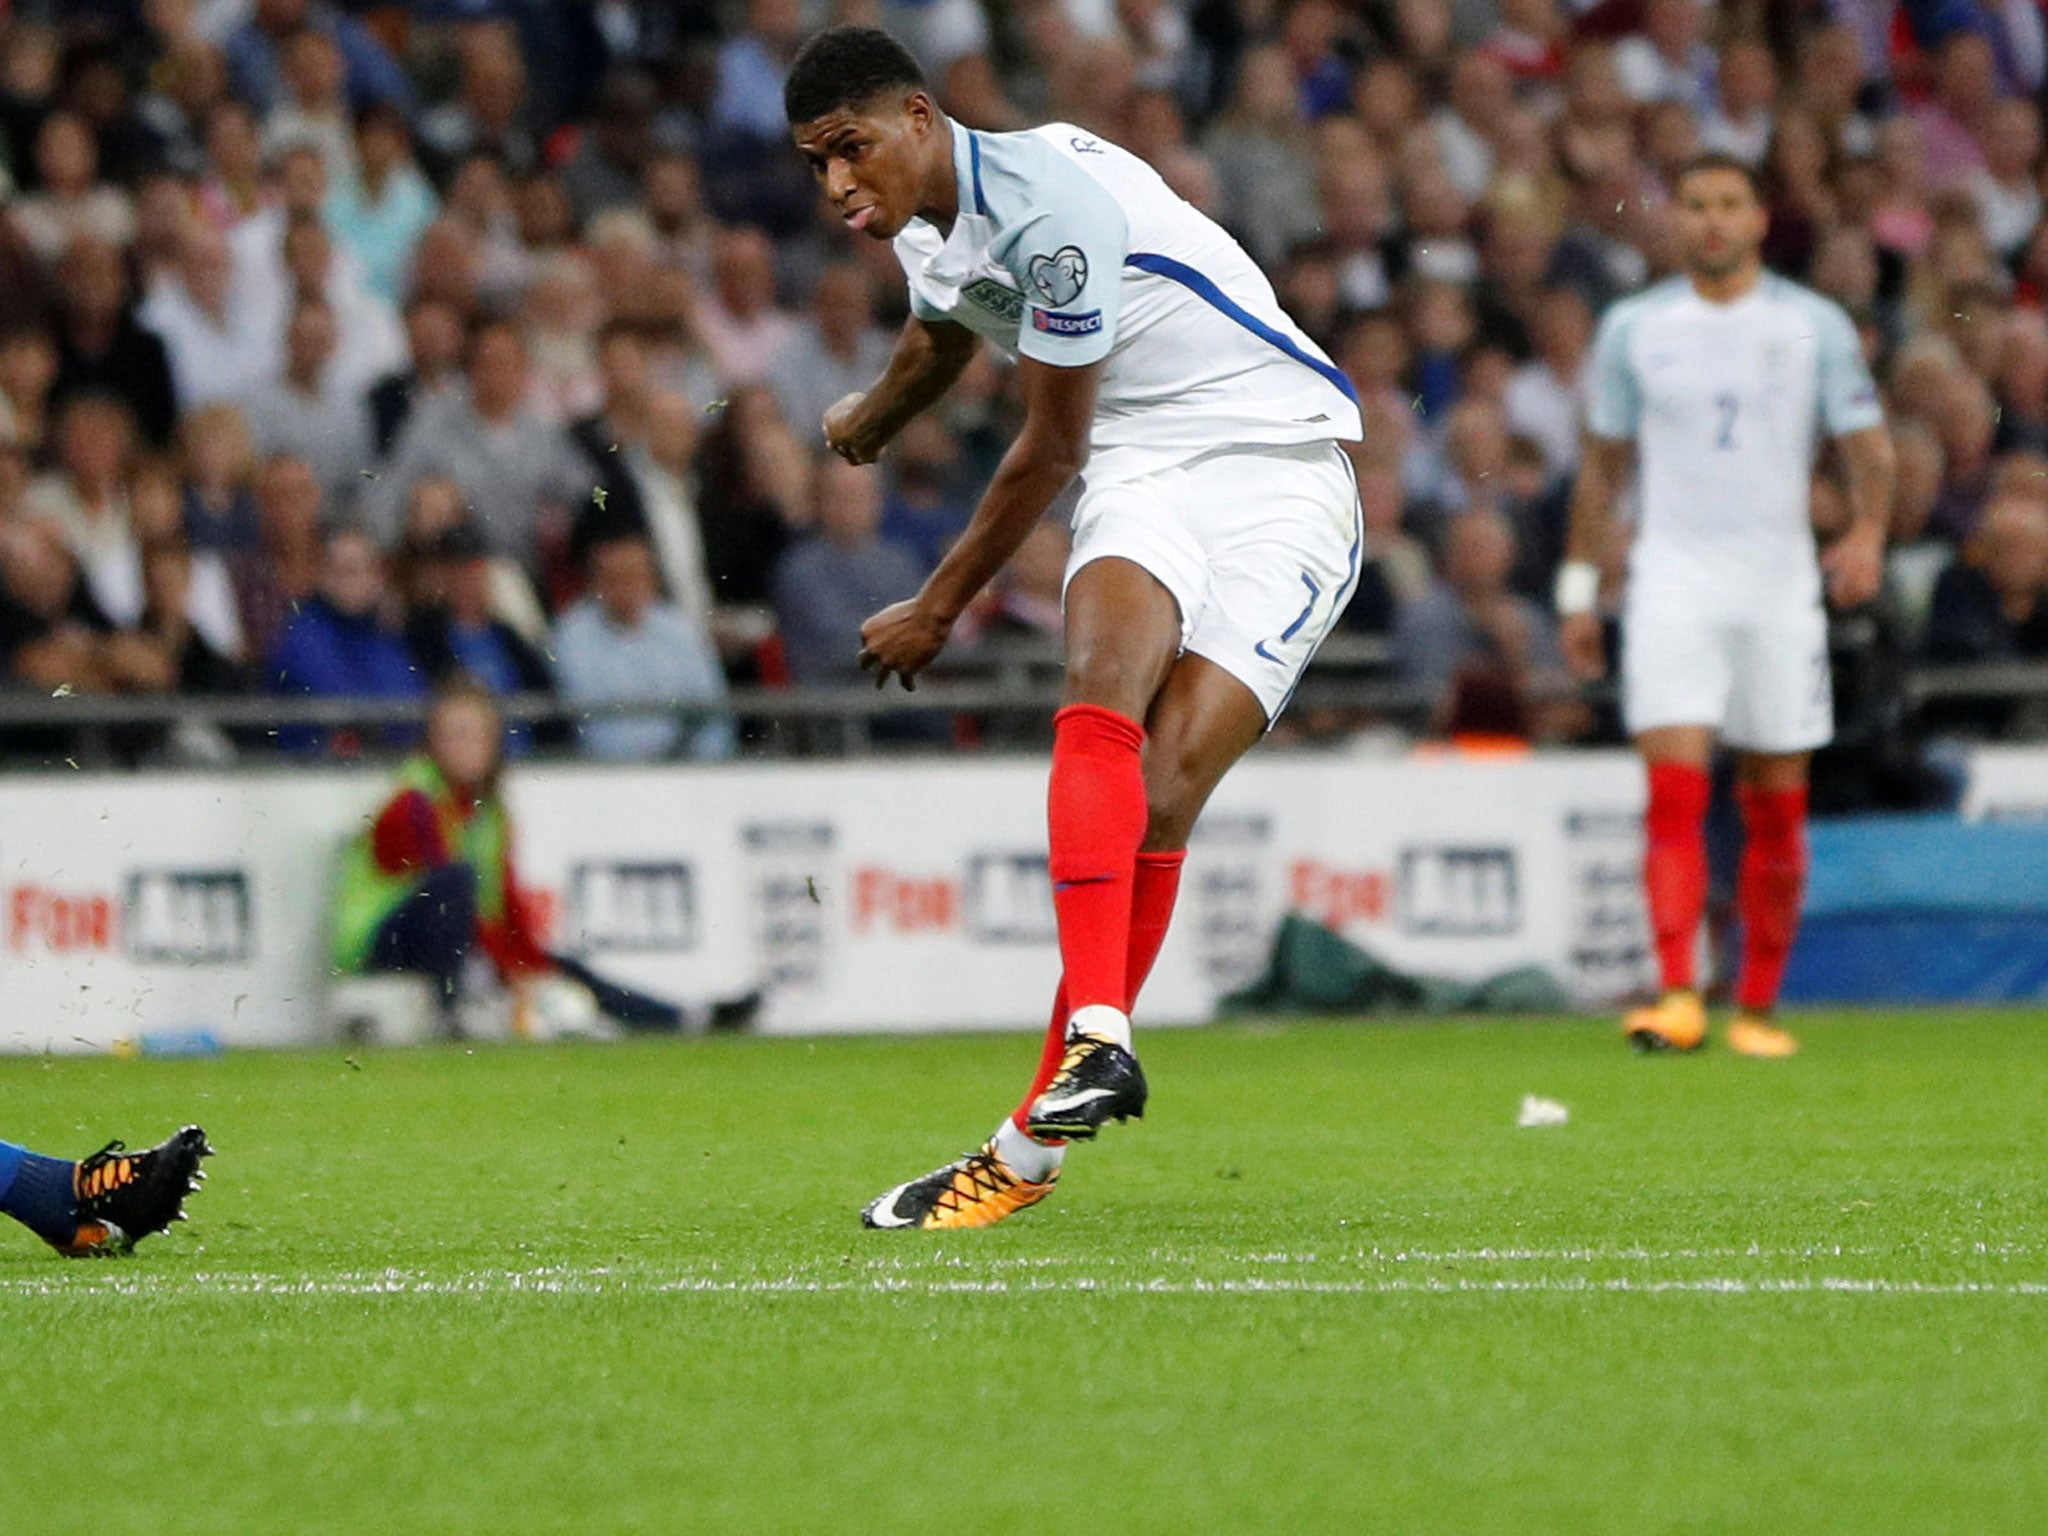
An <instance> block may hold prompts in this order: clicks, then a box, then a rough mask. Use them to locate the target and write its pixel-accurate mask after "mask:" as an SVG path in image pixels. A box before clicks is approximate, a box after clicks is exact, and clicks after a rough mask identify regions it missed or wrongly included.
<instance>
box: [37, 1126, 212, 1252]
mask: <svg viewBox="0 0 2048 1536" xmlns="http://www.w3.org/2000/svg"><path fill="white" fill-rule="evenodd" d="M211 1156H213V1147H212V1145H211V1144H210V1143H209V1142H208V1141H207V1139H206V1132H204V1131H203V1130H201V1129H200V1128H199V1127H198V1126H196V1125H188V1126H186V1127H185V1128H184V1129H183V1130H182V1131H180V1132H178V1134H177V1135H175V1136H173V1137H172V1138H171V1139H170V1140H169V1141H166V1142H165V1143H164V1144H163V1145H162V1146H157V1147H151V1148H149V1149H148V1150H147V1151H144V1152H130V1151H129V1150H128V1148H127V1147H126V1145H125V1144H123V1143H121V1142H118V1141H110V1142H108V1143H107V1144H106V1145H105V1146H104V1147H102V1148H101V1149H100V1150H99V1151H97V1152H95V1153H93V1155H92V1156H91V1157H88V1158H86V1159H85V1160H84V1161H83V1162H81V1163H80V1164H79V1165H78V1171H77V1172H76V1173H75V1174H73V1176H72V1188H73V1191H74V1192H75V1194H76V1196H77V1200H78V1230H77V1232H75V1233H74V1234H73V1235H72V1238H71V1241H70V1242H69V1243H60V1244H53V1245H52V1246H54V1247H55V1248H56V1249H57V1251H58V1252H59V1253H61V1254H64V1255H65V1256H67V1257H69V1258H74V1259H80V1258H100V1257H108V1256H112V1255H115V1254H124V1253H132V1252H133V1251H134V1249H135V1245H136V1244H137V1243H139V1242H141V1241H142V1240H143V1239H144V1238H145V1237H153V1236H154V1235H155V1234H157V1233H159V1232H161V1231H163V1230H164V1229H165V1228H166V1227H168V1226H170V1224H171V1223H172V1222H174V1221H183V1220H184V1219H185V1197H186V1196H187V1195H189V1194H192V1193H194V1192H195V1191H196V1190H197V1189H198V1188H199V1186H200V1185H201V1184H203V1183H205V1182H206V1174H205V1172H204V1171H203V1170H202V1169H201V1168H200V1166H199V1164H200V1162H201V1161H202V1160H203V1159H205V1158H209V1157H211Z"/></svg>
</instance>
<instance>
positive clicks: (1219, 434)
mask: <svg viewBox="0 0 2048 1536" xmlns="http://www.w3.org/2000/svg"><path fill="white" fill-rule="evenodd" d="M784 106H785V108H786V110H787V114H788V117H789V121H790V124H791V128H792V131H793V133H794V135H795V138H796V143H797V147H798V149H799V150H801V151H802V152H803V154H804V156H805V157H806V158H807V159H808V160H809V161H810V163H811V165H812V167H813V169H814V170H815V171H816V173H817V175H818V178H819V180H820V182H821V184H822V186H823V188H824V192H825V196H826V198H827V199H828V201H829V202H830V203H831V205H832V206H833V208H834V209H835V210H836V211H837V212H838V213H839V215H840V216H841V217H842V218H843V219H844V220H845V221H846V223H847V224H848V225H849V226H850V227H851V228H853V229H855V230H858V231H860V232H861V233H863V234H866V235H869V236H871V237H873V238H876V239H887V240H892V241H893V242H894V243H895V250H896V255H897V258H898V260H899V261H900V262H901V264H902V266H903V270H904V274H905V277H906V278H907V280H908V282H909V286H910V298H911V319H910V320H909V321H908V323H906V325H905V326H904V328H903V332H902V336H901V338H900V339H899V341H898V343H897V347H896V352H895V355H894V357H893V359H892V360H891V362H890V364H889V367H888V369H887V371H886V372H885V373H884V374H883V375H882V377H881V378H880V379H879V380H878V381H877V382H876V384H875V385H874V387H873V388H871V389H869V390H867V391H866V392H864V393H862V394H858V395H853V396H849V397H848V398H847V399H845V400H842V401H840V402H839V403H838V404H837V405H835V406H834V407H833V408H832V409H831V410H830V411H829V412H827V413H826V417H825V423H824V427H825V440H826V442H827V444H828V445H829V446H830V447H831V448H832V449H833V450H834V451H836V452H838V453H839V454H841V455H842V456H844V457H845V458H847V459H850V460H852V461H853V462H854V463H857V464H860V463H868V462H870V461H872V460H873V459H874V458H875V456H876V455H877V454H878V453H879V452H880V451H881V450H882V447H883V446H884V445H885V444H886V443H887V442H888V441H889V439H890V438H891V437H893V436H894V435H895V434H896V432H898V431H899V430H900V429H901V428H902V427H903V425H904V424H905V423H906V422H908V421H909V420H910V419H911V418H912V417H913V416H915V415H916V414H917V413H918V412H919V411H921V410H923V409H925V407H927V406H929V405H931V404H932V403H933V402H934V401H936V400H937V399H938V398H939V397H940V396H941V395H943V394H944V393H945V391H946V389H947V388H948V387H949V386H950V385H951V384H952V382H953V381H954V380H955V379H956V378H958V377H959V375H960V371H961V369H963V368H964V367H965V366H966V364H967V362H968V360H969V358H970V357H971V356H972V355H973V353H974V350H975V348H976V347H977V346H978V345H979V344H980V342H981V341H983V340H986V341H989V342H992V343H994V344H995V345H997V346H999V347H1001V348H1002V349H1003V350H1004V351H1006V352H1009V353H1011V354H1013V355H1014V356H1015V357H1016V359H1017V370H1018V382H1019V384H1020V387H1021V389H1022V392H1023V396H1024V406H1025V416H1024V424H1023V427H1022V429H1021V430H1020V431H1019V432H1018V435H1017V438H1016V440H1015V441H1014V442H1013V443H1012V444H1011V445H1010V448H1009V451H1008V452H1007V453H1006V454H1005V455H1004V456H1003V460H1002V463H1001V465H1000V466H999V467H998V469H997V470H996V473H995V477H994V479H993V480H992V481H991V482H990V485H989V488H988V490H987V492H986V493H985V494H984V495H983V497H982V500H981V504H980V506H979V507H978V508H976V510H975V513H974V517H973V520H972V521H971V522H970V524H969V525H968V527H967V529H966V531H965V532H964V533H963V534H962V535H961V537H960V539H959V541H958V542H957V543H956V544H955V545H954V546H953V548H952V549H951V550H950V551H949V552H948V553H947V555H946V556H945V558H944V559H943V560H942V561H941V562H940V564H939V567H938V569H937V570H936V571H935V572H934V573H933V574H932V576H931V578H930V579H929V580H928V581H926V583H925V584H924V587H923V588H922V590H920V591H919V592H918V593H917V594H916V595H915V596H914V597H911V598H908V599H906V600H905V601H903V602H900V603H896V604H894V605H893V606H891V607H889V608H885V609H884V610H883V611H882V612H880V613H878V614H876V615H875V616H874V617H873V618H871V619H869V620H868V622H867V623H866V624H865V625H864V626H863V627H862V631H861V641H862V646H863V649H862V652H861V660H862V663H863V664H864V665H866V666H868V667H869V668H870V669H871V670H873V671H874V673H875V675H876V681H877V682H878V683H886V682H887V680H888V679H889V678H890V677H891V676H894V677H897V678H900V679H901V680H902V682H903V683H904V685H905V686H906V687H908V686H909V685H910V682H911V680H912V679H913V678H914V677H915V676H916V674H917V673H918V672H920V671H922V670H923V669H924V668H925V667H926V666H928V665H929V664H930V663H931V661H932V660H933V658H934V657H936V656H937V655H938V654H939V651H940V650H941V649H942V648H943V647H944V645H945V643H946V638H947V635H948V633H949V632H950V630H951V628H952V625H953V623H954V621H955V620H956V619H957V618H958V617H959V615H960V613H961V611H962V610H963V609H964V608H965V607H966V605H967V603H968V602H969V600H970V599H972V598H973V597H974V595H975V594H976V593H977V592H978V591H980V590H981V588H982V587H983V586H984V585H985V584H986V583H987V582H988V580H989V579H990V578H991V577H992V576H994V575H995V573H996V572H997V571H998V570H999V569H1000V568H1001V567H1002V565H1003V563H1004V562H1005V561H1007V560H1008V559H1009V557H1010V556H1011V555H1012V554H1013V553H1015V551H1016V550H1017V548H1018V546H1019V545H1020V544H1021V543H1022V542H1023V540H1024V538H1025V536H1026V534H1028V533H1029V532H1030V530H1031V528H1032V526H1033V525H1034V524H1036V523H1037V521H1038V520H1039V519H1040V518H1041V517H1042V516H1044V515H1045V512H1046V510H1047V508H1048V507H1049V506H1050V505H1051V504H1052V501H1053V499H1054V497H1055V496H1057V495H1058V494H1059V493H1060V492H1061V491H1062V490H1063V489H1064V488H1065V487H1066V486H1067V484H1068V482H1069V481H1071V480H1073V479H1074V478H1075V477H1076V476H1077V475H1078V476H1079V477H1080V479H1081V495H1080V499H1079V502H1078V504H1077V507H1076V510H1075V513H1074V546H1073V554H1072V557H1071V559H1070V561H1069V564H1068V567H1067V579H1066V594H1065V609H1066V617H1065V629H1066V649H1067V660H1066V682H1065V694H1066V701H1067V702H1066V705H1065V707H1064V708H1062V709H1061V710H1060V711H1059V713H1058V715H1056V716H1055V717H1054V738H1053V761H1052V778H1051V786H1050V794H1049V797H1048V800H1049V803H1048V823H1049V832H1050V838H1049V842H1050V854H1051V875H1052V881H1053V902H1054V907H1055V910H1056V913H1057V916H1058V920H1059V947H1060V962H1061V966H1062V979H1061V983H1060V988H1059V993H1058V995H1057V998H1056V1000H1055V1002H1054V1005H1053V1017H1052V1021H1051V1024H1050V1026H1049V1028H1048V1031H1047V1035H1046V1042H1045V1049H1044V1052H1043V1053H1042V1056H1041V1059H1040V1063H1039V1070H1038V1073H1037V1076H1036V1077H1035V1079H1034V1080H1033V1082H1032V1084H1031V1087H1030V1090H1029V1091H1028V1092H1027V1093H1026V1094H1025V1097H1024V1101H1023V1103H1022V1104H1021V1105H1020V1106H1019V1107H1018V1109H1017V1110H1016V1112H1015V1113H1014V1114H1012V1115H1010V1116H1008V1117H1007V1118H1005V1119H1004V1120H1003V1122H1002V1123H1001V1124H1000V1125H999V1126H998V1127H997V1129H996V1132H995V1134H994V1135H993V1136H992V1137H990V1139H989V1140H988V1142H987V1143H986V1144H985V1145H984V1146H982V1147H981V1148H980V1150H978V1151H976V1152H973V1153H970V1154H969V1155H968V1156H966V1157H963V1158H961V1159H960V1160H958V1161H957V1162H954V1163H950V1164H948V1165H946V1166H945V1167H943V1168H940V1169H938V1170H936V1171H935V1172H933V1173H930V1174H926V1175H925V1176H923V1177H922V1178H918V1179H913V1180H911V1181H910V1182H908V1183H906V1184H902V1185H899V1186H897V1187H896V1188H894V1189H891V1190H889V1191H887V1192H886V1193H884V1194H883V1195H881V1196H880V1197H879V1198H877V1199H876V1200H874V1201H873V1202H872V1203H871V1204H870V1205H869V1206H868V1207H867V1209H866V1210H865V1211H864V1212H863V1213H862V1217H863V1219H864V1220H865V1221H866V1222H867V1224H868V1225H870V1226H876V1227H922V1228H936V1227H965V1226H986V1225H988V1224H990V1223H991V1222H995V1221H999V1220H1001V1219H1002V1218H1003V1217H1005V1216H1007V1215H1009V1214H1011V1213H1012V1212H1014V1211H1017V1210H1021V1209H1023V1208H1024V1207H1025V1206H1028V1205H1031V1204H1034V1203H1035V1202H1037V1201H1038V1200H1041V1199H1043V1198H1044V1197H1045V1196H1046V1195H1047V1194H1048V1193H1050V1192H1051V1190H1052V1188H1053V1184H1054V1181H1055V1180H1056V1179H1057V1178H1058V1175H1059V1168H1060V1161H1061V1158H1062V1156H1063V1155H1064V1152H1065V1147H1066V1144H1067V1143H1068V1142H1072V1141H1085V1140H1088V1139H1090V1138H1092V1137H1093V1136H1094V1135H1095V1133H1096V1132H1097V1130H1098V1129H1099V1128H1100V1127H1101V1126H1102V1125H1104V1124H1105V1123H1107V1122H1108V1121H1109V1120H1111V1119H1116V1120H1123V1119H1125V1118H1129V1117H1135V1116H1137V1115H1139V1114H1141V1113H1142V1112H1143V1110H1144V1106H1145V1096H1146V1087H1145V1079H1144V1074H1143V1073H1142V1072H1141V1071H1140V1070H1139V1068H1138V1060H1137V1056H1136V1054H1135V1052H1134V1050H1133V1048H1132V1043H1131V1024H1130V1012H1131V1009H1132V1006H1133V1005H1134V1004H1135V1002H1136V1000H1137V997H1138V993H1139V989H1140V988H1141V987H1142V986H1143V985H1144V982H1145V977H1146V975H1147V973H1148V972H1149V971H1150V969H1151V966H1152V962H1153V960H1154V959H1155V958H1156V957H1157V955H1158V952H1159V946H1160V944H1161V942H1162V941H1163V940H1164V938H1165V936H1166V930H1167V925H1168V923H1169V921H1170V919H1171V916H1172V912H1173V903H1174V896H1175V892H1176V890H1177V889H1178V885H1179V880H1180V868H1181V861H1182V857H1183V854H1184V851H1185V849H1186V847H1187V839H1188V833H1189V831H1190V830H1191V829H1192V828H1193V826H1194V822H1195V818H1196V816H1197V815H1198V814H1199V813H1200V811H1201V809H1202V806H1203V804H1204V803H1205V802H1206V801H1207V799H1208V797H1209V794H1210V792H1211V791H1212V790H1213V789H1214V788H1215V787H1216V784H1217V782H1218V781H1219V780H1220V779H1221V778H1222V776H1223V774H1224V773H1225V771H1227V770H1228V769H1229V767H1230V765H1231V764H1232V763H1234V762H1236V761H1237V759H1238V758H1239V757H1241V756H1243V755H1244V753H1245V752H1246V751H1248V750H1249V749H1250V748H1251V746H1252V745H1253V743H1255V742H1256V741H1257V740H1258V739H1259V737H1260V736H1261V735H1262V734H1263V733H1264V732H1265V730H1266V728H1267V726H1268V725H1269V724H1270V723H1271V721H1272V720H1273V719H1274V718H1275V717H1276V716H1277V715H1278V714H1279V713H1280V711H1281V709H1282V708H1283V707H1284V706H1285V705H1286V702H1287V699H1288V697H1289V695H1290V694H1291V693H1292V692H1293V690H1294V686H1295V684H1296V683H1297V682H1298V681H1299V680H1300V678H1301V673H1302V670H1303V668H1304V667H1306V666H1307V664H1308V660H1309V658H1310V656H1312V655H1313V654H1314V652H1315V649H1316V647H1317V646H1318V645H1319V644H1320V643H1321V642H1322V639H1323V637H1324V635H1326V634H1327V633H1328V632H1329V631H1330V629H1331V627H1332V626H1333V625H1334V624H1335V623H1336V620H1337V616H1338V614H1339V613H1341V612H1342V611H1343V608H1344V605H1345V604H1346V603H1347V602H1348V601H1349V600H1350V597H1351V592H1352V589H1353V588H1354V587H1355V586H1356V585H1357V582H1358V575H1359V562H1360V557H1361V554H1362V551H1363V525H1362V521H1361V516H1360V511H1359V504H1358V490H1357V486H1356V484H1355V482H1354V481H1353V479H1352V476H1351V470H1350V464H1349V461H1348V460H1347V459H1346V457H1345V455H1344V453H1343V451H1342V450H1341V449H1340V447H1339V446H1338V445H1339V443H1340V442H1343V441H1347V440H1355V439H1356V438H1358V437H1359V435H1360V434H1361V431H1362V425H1361V422H1360V419H1359V412H1358V403H1357V399H1356V397H1355V395H1354V394H1353V392H1352V389H1351V386H1350V384H1349V383H1348V382H1347V381H1346V379H1345V377H1344V375H1343V374H1342V373H1341V372H1340V371H1339V370H1338V369H1337V368H1336V367H1335V366H1334V365H1332V363H1331V362H1330V360H1329V358H1328V357H1326V356H1325V355H1324V354H1323V353H1322V352H1321V351H1320V350H1319V349H1318V348H1317V347H1316V346H1315V344H1314V343H1313V342H1312V341H1310V340H1309V339H1308V337H1307V336H1305V335H1304V334H1303V333H1302V332H1301V330H1300V329H1299V328H1298V327H1296V326H1295V325H1294V324H1293V322H1291V321H1290V320H1289V319H1288V318H1287V316H1286V315H1285V314H1284V313H1283V312H1282V310H1281V308H1280V306H1279V303H1278V301H1277V300H1276V299H1275V298H1274V296H1273V290H1272V287H1271V285H1270V284H1268V283H1267V281H1266V279H1265V277H1264V275H1263V274H1261V273H1260V271H1259V270H1258V268H1257V267H1256V266H1255V265H1254V264H1253V262H1252V260H1251V258H1250V257H1249V256H1247V255H1246V254H1245V253H1244V251H1243V250H1242V249H1241V248H1240V247H1239V246H1238V245H1237V243H1236V242H1235V241H1233V240H1232V239H1231V238H1230V237H1229V236H1228V235H1227V234H1225V233H1224V232H1223V231H1222V230H1221V229H1220V228H1218V227H1217V226H1216V225H1215V224H1213V223H1211V222H1210V221H1209V220H1208V219H1206V218H1204V217H1203V216H1202V215H1201V214H1200V213H1198V212H1196V210H1195V209H1194V208H1192V207H1190V206H1189V205H1188V204H1187V203H1185V202H1183V201H1182V200H1181V199H1180V198H1179V197H1177V196H1175V195H1174V193H1173V192H1172V191H1171V190H1169V189H1168V187H1167V186H1166V184H1165V183H1164V182H1163V181H1161V180H1160V178H1159V176H1158V175H1157V174H1156V173H1155V172H1154V171H1153V170H1152V169H1151V168H1150V167H1149V166H1147V165H1146V164H1145V163H1144V162H1143V161H1141V160H1139V159H1137V158H1136V157H1135V156H1133V155H1131V154H1128V153H1127V152H1125V151H1124V150H1122V149H1119V148H1117V146H1115V145H1114V144H1111V143H1109V142H1108V141H1106V140H1104V139H1102V138H1099V137H1097V136H1096V135H1094V134H1091V133H1088V132H1086V131H1084V130H1083V129H1080V128H1076V127H1074V126H1072V125H1071V124H1066V123H1051V124H1048V125H1046V126H1045V127H1043V128H1037V129H1033V130H1031V131H1029V132H1025V133H983V132H978V131H973V130H970V129H967V128H965V127H963V126H961V125H960V124H958V123H954V122H951V121H949V120H948V119H947V118H946V117H945V115H944V114H943V113H941V112H940V110H939V108H938V106H937V105H936V103H934V102H933V100H932V98H931V95H930V93H929V92H928V91H927V90H926V89H925V87H924V82H923V80H922V78H921V76H920V75H919V73H918V69H917V66H916V64H915V63H914V62H913V61H912V60H911V58H910V55H909V54H908V53H906V52H905V51H904V50H903V48H902V47H901V46H900V45H899V44H898V43H896V42H895V40H894V39H892V38H890V37H889V36H888V35H887V34H886V33H883V32H878V31H875V30H873V29H871V28H863V27H839V28H834V29H832V30H830V31H826V32H823V33H820V34H819V35H818V36H817V37H815V38H813V39H812V40H811V41H810V42H809V43H808V44H806V45H805V47H804V48H803V50H802V51H801V52H800V53H799V54H798V56H797V58H796V60H795V61H794V62H793V63H792V65H791V67H790V73H789V78H788V82H787V84H786V86H785V90H784Z"/></svg>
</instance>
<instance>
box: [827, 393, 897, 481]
mask: <svg viewBox="0 0 2048 1536" xmlns="http://www.w3.org/2000/svg"><path fill="white" fill-rule="evenodd" d="M867 398H868V396H867V391H866V390H855V391H854V392H853V393H852V394H850V395H845V396H842V397H841V398H840V400H839V402H838V403H837V404H836V405H834V406H833V407H832V408H831V409H830V410H829V411H827V412H826V413H825V446H826V447H827V448H830V449H831V450H832V451H833V452H834V453H836V454H838V455H839V457H841V458H842V459H844V460H846V462H847V463H849V464H872V463H874V462H875V460H876V459H878V458H880V457H881V456H882V448H883V446H884V445H883V441H882V439H881V438H880V437H878V436H877V435H876V434H875V433H874V431H873V429H872V428H869V429H863V428H862V426H861V422H860V408H861V406H862V405H864V404H865V403H866V402H867Z"/></svg>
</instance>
